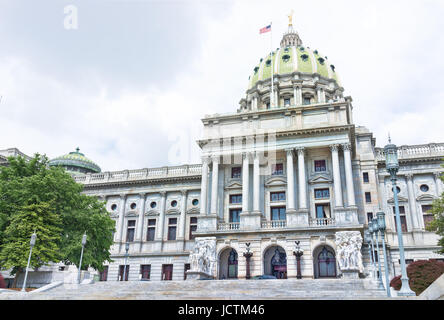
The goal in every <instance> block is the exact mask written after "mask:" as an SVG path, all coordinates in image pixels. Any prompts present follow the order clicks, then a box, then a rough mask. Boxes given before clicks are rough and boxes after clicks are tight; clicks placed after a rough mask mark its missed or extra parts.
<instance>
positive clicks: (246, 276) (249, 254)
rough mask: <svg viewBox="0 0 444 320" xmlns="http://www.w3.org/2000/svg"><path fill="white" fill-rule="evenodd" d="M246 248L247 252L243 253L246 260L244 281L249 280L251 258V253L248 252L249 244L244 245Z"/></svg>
mask: <svg viewBox="0 0 444 320" xmlns="http://www.w3.org/2000/svg"><path fill="white" fill-rule="evenodd" d="M245 245H246V246H247V252H244V257H245V259H246V260H247V261H246V262H247V274H246V275H245V278H246V279H250V278H251V275H250V258H251V257H252V256H253V252H250V242H248V243H246V244H245Z"/></svg>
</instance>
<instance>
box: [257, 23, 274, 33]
mask: <svg viewBox="0 0 444 320" xmlns="http://www.w3.org/2000/svg"><path fill="white" fill-rule="evenodd" d="M268 31H271V24H270V25H268V26H266V27H263V28H262V29H260V30H259V34H262V33H265V32H268Z"/></svg>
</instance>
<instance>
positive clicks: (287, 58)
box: [282, 54, 291, 62]
mask: <svg viewBox="0 0 444 320" xmlns="http://www.w3.org/2000/svg"><path fill="white" fill-rule="evenodd" d="M290 58H291V57H290V55H288V54H284V55H283V56H282V60H284V62H288V61H289V60H290Z"/></svg>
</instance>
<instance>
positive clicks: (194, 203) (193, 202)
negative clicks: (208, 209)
mask: <svg viewBox="0 0 444 320" xmlns="http://www.w3.org/2000/svg"><path fill="white" fill-rule="evenodd" d="M191 203H192V204H193V206H197V205H198V204H199V200H197V199H193V201H192V202H191Z"/></svg>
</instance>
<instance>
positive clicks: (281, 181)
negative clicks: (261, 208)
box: [265, 177, 287, 187]
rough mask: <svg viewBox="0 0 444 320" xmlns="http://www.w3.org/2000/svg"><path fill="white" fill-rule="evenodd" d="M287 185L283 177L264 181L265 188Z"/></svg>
mask: <svg viewBox="0 0 444 320" xmlns="http://www.w3.org/2000/svg"><path fill="white" fill-rule="evenodd" d="M282 185H287V179H286V178H284V177H270V178H268V179H267V180H266V181H265V186H266V187H272V186H282Z"/></svg>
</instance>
